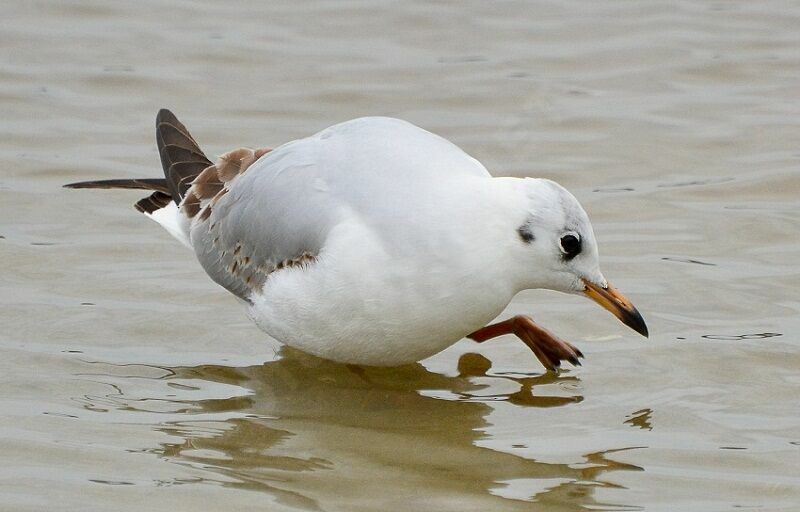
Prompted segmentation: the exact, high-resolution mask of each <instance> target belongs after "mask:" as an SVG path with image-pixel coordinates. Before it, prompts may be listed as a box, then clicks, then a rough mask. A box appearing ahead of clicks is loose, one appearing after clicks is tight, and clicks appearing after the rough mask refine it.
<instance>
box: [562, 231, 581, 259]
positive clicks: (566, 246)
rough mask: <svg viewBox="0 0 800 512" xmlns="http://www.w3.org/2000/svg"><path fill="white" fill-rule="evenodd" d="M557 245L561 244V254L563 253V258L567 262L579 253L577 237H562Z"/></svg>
mask: <svg viewBox="0 0 800 512" xmlns="http://www.w3.org/2000/svg"><path fill="white" fill-rule="evenodd" d="M559 243H560V244H561V252H563V253H564V257H565V258H566V259H568V260H571V259H572V258H574V257H575V256H577V255H578V254H580V253H581V239H580V237H579V236H578V235H573V234H569V235H564V236H562V237H561V240H559Z"/></svg>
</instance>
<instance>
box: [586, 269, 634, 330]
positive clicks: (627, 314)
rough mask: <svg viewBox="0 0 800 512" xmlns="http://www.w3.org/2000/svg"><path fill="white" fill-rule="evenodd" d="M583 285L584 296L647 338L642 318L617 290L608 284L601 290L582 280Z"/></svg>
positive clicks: (599, 287) (600, 287)
mask: <svg viewBox="0 0 800 512" xmlns="http://www.w3.org/2000/svg"><path fill="white" fill-rule="evenodd" d="M583 284H584V285H586V288H585V289H584V290H583V294H584V295H586V296H587V297H589V298H590V299H592V300H593V301H595V302H596V303H598V304H600V305H601V306H603V307H604V308H605V309H607V310H608V311H610V312H611V314H612V315H614V316H615V317H617V318H619V319H620V320H622V323H623V324H625V325H627V326H628V327H630V328H631V329H633V330H634V331H636V332H638V333H639V334H641V335H642V336H644V337H645V338H647V335H648V333H647V325H646V324H645V323H644V318H642V315H641V314H639V312H638V311H637V310H636V308H635V307H633V304H631V301H629V300H628V298H627V297H625V296H624V295H622V294H621V293H620V292H619V290H617V289H616V288H614V287H613V286H611V285H610V284H609V285H608V286H606V287H605V288H603V287H602V286H599V285H596V284H594V283H592V282H590V281H587V280H586V279H584V280H583Z"/></svg>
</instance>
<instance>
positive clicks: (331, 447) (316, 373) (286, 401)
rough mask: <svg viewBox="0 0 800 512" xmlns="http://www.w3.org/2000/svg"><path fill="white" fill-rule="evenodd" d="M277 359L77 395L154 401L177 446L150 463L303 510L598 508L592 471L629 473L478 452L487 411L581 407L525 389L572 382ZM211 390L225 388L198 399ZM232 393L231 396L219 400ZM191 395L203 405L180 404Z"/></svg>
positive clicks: (607, 464) (610, 466)
mask: <svg viewBox="0 0 800 512" xmlns="http://www.w3.org/2000/svg"><path fill="white" fill-rule="evenodd" d="M281 354H282V359H280V360H277V361H272V362H268V363H266V364H264V365H260V366H250V367H243V368H230V367H224V366H198V367H190V368H169V369H161V370H163V373H162V375H161V377H160V378H159V379H158V382H159V383H160V384H161V386H162V392H163V389H167V390H169V392H176V393H178V395H173V396H179V397H180V399H176V398H172V399H168V398H165V397H164V396H163V395H162V396H161V397H159V398H158V399H157V400H156V399H154V398H152V397H151V398H147V399H136V400H131V399H126V398H125V396H124V393H123V392H122V390H120V387H119V386H116V392H115V393H114V394H113V395H109V396H106V397H103V399H102V400H100V399H99V398H100V397H87V401H88V402H93V403H87V404H86V406H87V407H92V408H94V409H95V410H97V408H98V407H104V408H107V407H109V405H110V404H111V403H116V405H117V408H118V410H119V409H126V410H140V411H146V412H148V413H150V412H153V411H154V410H155V408H154V406H153V403H155V402H158V401H164V402H167V403H170V404H171V406H169V407H166V406H162V407H161V410H162V412H166V411H167V410H169V412H171V413H173V414H172V416H173V418H171V419H170V420H169V421H162V422H160V423H159V426H158V430H160V431H162V432H165V433H168V434H170V436H171V437H172V438H173V439H175V438H177V439H178V440H177V441H176V442H170V443H165V444H163V445H162V447H161V448H160V449H157V450H150V451H151V453H157V454H158V455H159V456H161V457H164V458H165V459H167V460H169V461H172V462H175V463H178V464H182V465H186V466H190V467H192V468H194V469H202V470H204V472H205V473H207V474H208V475H209V476H208V478H206V479H205V480H204V481H205V482H213V483H217V484H221V485H224V486H230V487H235V488H239V489H243V490H251V491H260V492H265V493H268V494H269V495H270V496H272V497H274V498H276V499H278V500H279V501H280V502H282V503H283V504H285V505H288V506H295V507H299V508H302V509H307V510H321V509H326V510H353V509H360V508H364V509H372V508H374V505H375V502H376V500H379V502H380V503H381V504H382V505H381V509H384V510H393V509H399V510H408V509H416V508H419V507H422V506H423V505H424V508H428V507H430V506H431V505H432V504H437V503H438V504H439V505H437V507H436V508H437V509H442V510H445V509H450V508H454V507H455V508H463V507H459V506H458V505H459V503H461V504H462V505H463V504H464V502H463V500H465V499H467V500H468V502H469V504H470V506H472V507H477V506H485V507H487V509H488V510H498V509H501V510H516V509H525V510H530V507H531V504H530V503H529V501H536V502H540V503H543V504H544V503H546V504H547V507H548V510H550V509H551V507H555V509H558V510H584V507H586V506H592V507H593V508H599V509H602V508H603V505H602V504H599V503H597V502H595V500H594V498H593V489H594V488H596V487H598V486H604V487H613V486H614V485H613V484H610V483H607V482H603V481H601V480H600V477H601V475H602V474H603V473H606V472H608V471H611V470H639V469H641V468H638V467H636V466H632V465H627V464H621V463H617V462H614V461H611V460H609V459H608V458H607V457H606V455H607V453H609V452H602V453H591V454H588V455H586V456H585V460H579V461H570V462H573V463H572V464H570V463H563V464H561V463H543V462H537V461H535V460H530V459H526V458H523V457H520V456H517V455H512V454H508V453H503V452H498V451H495V450H492V449H488V448H483V447H480V446H476V441H479V440H482V439H485V438H486V434H484V433H482V429H485V428H486V427H487V426H488V425H487V422H486V420H485V419H484V418H485V417H486V416H487V415H488V414H489V413H490V412H491V410H492V409H491V405H489V403H487V402H491V401H507V402H511V403H514V404H516V405H519V406H528V407H553V406H564V405H567V404H572V403H575V402H578V401H580V400H581V399H582V397H581V396H579V395H572V396H558V397H554V396H547V397H545V396H537V395H536V394H535V392H534V390H535V388H536V387H537V386H548V387H549V388H552V387H553V386H552V384H556V385H557V387H558V389H559V390H562V391H563V390H564V389H577V387H578V386H577V384H578V383H579V381H578V379H577V378H576V377H572V376H561V377H559V376H556V375H553V374H546V375H542V376H536V377H526V376H523V377H519V376H508V375H496V374H490V373H488V372H489V370H490V368H491V363H490V362H489V361H488V360H487V359H485V358H484V357H483V356H480V355H477V354H466V355H464V356H462V357H461V359H460V360H459V364H458V370H459V375H458V376H456V377H448V376H445V375H441V374H437V373H432V372H430V371H428V370H426V369H425V368H424V367H423V366H422V365H419V364H415V365H408V366H404V367H400V368H393V369H380V368H353V367H349V366H345V365H340V364H336V363H332V362H329V361H325V360H322V359H317V358H315V357H312V356H308V355H306V354H303V353H300V352H297V351H294V350H291V349H283V351H282V353H281ZM209 384H211V385H222V386H225V389H228V390H229V392H228V393H227V395H226V394H225V393H222V396H220V393H216V394H217V397H213V396H211V397H208V396H206V395H207V394H204V390H205V389H207V388H208V385H209ZM509 385H511V387H512V388H513V390H512V389H510V388H509ZM494 387H497V388H502V389H505V391H506V392H494V391H493V388H494ZM231 389H234V390H239V392H238V393H235V396H230V390H231ZM181 393H183V394H181ZM191 393H195V394H199V395H202V397H201V398H199V399H188V400H187V399H184V398H183V397H186V396H187V394H189V396H191ZM210 394H211V395H213V394H214V393H210ZM167 396H170V395H169V394H167ZM195 396H196V395H195ZM101 402H102V403H101ZM123 404H124V405H123ZM174 413H180V414H178V415H175V414H174ZM220 413H223V414H222V416H223V417H222V419H220V418H219V416H220ZM231 413H236V416H234V417H231V416H230V414H231ZM215 415H216V417H215ZM225 415H228V416H227V417H226V416H225ZM503 498H514V499H503ZM613 507H614V508H615V509H619V506H618V505H614V506H613Z"/></svg>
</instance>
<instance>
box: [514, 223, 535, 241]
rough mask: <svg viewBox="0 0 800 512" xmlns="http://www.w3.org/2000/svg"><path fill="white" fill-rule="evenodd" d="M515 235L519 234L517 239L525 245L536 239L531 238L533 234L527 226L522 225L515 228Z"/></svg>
mask: <svg viewBox="0 0 800 512" xmlns="http://www.w3.org/2000/svg"><path fill="white" fill-rule="evenodd" d="M517 234H519V237H520V238H521V239H522V241H523V242H525V243H526V244H529V243H531V242H533V241H534V240H535V239H536V237H534V236H533V233H531V228H530V227H529V226H528V225H527V224H523V225H521V226H520V227H519V228H517Z"/></svg>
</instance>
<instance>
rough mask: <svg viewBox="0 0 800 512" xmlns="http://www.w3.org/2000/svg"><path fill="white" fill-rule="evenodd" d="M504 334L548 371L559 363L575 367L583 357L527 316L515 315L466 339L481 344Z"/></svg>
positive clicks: (572, 347) (570, 345) (479, 330)
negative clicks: (519, 342) (513, 338)
mask: <svg viewBox="0 0 800 512" xmlns="http://www.w3.org/2000/svg"><path fill="white" fill-rule="evenodd" d="M504 334H515V335H516V336H517V337H518V338H519V339H521V340H522V342H523V343H525V345H527V346H528V348H530V349H531V350H532V351H533V353H534V354H535V355H536V357H537V358H538V359H539V361H541V363H542V364H543V365H544V367H545V368H547V369H548V370H552V371H556V370H557V369H558V368H559V367H560V366H561V361H569V362H570V363H572V364H573V365H575V366H580V365H581V363H580V361H578V358H580V357H583V353H581V351H580V350H578V349H577V348H575V346H573V345H572V344H571V343H567V342H566V341H564V340H562V339H561V338H559V337H557V336H556V335H555V334H552V333H551V332H549V331H548V330H546V329H543V328H541V327H539V326H538V325H536V323H534V321H533V319H532V318H531V317H529V316H524V315H517V316H515V317H513V318H509V319H508V320H505V321H503V322H498V323H496V324H492V325H487V326H486V327H484V328H483V329H478V330H477V331H475V332H473V333H472V334H470V335H469V336H467V337H468V338H470V339H472V340H475V341H477V342H478V343H482V342H484V341H486V340H490V339H492V338H496V337H498V336H502V335H504Z"/></svg>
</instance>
